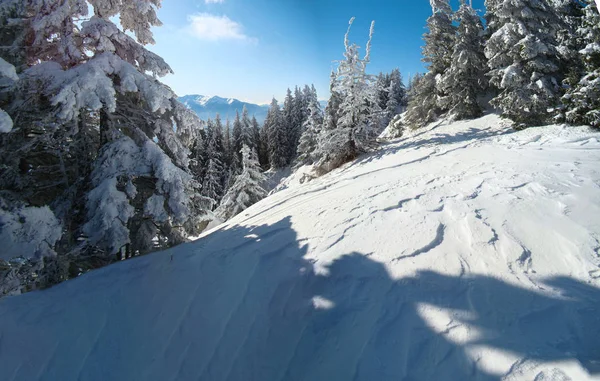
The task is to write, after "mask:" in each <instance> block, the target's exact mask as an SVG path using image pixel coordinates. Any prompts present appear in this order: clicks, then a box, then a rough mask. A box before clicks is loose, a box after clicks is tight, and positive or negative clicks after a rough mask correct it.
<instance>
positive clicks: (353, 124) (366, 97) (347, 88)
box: [317, 18, 380, 173]
mask: <svg viewBox="0 0 600 381" xmlns="http://www.w3.org/2000/svg"><path fill="white" fill-rule="evenodd" d="M353 22H354V18H352V19H350V22H349V26H348V31H347V32H346V35H345V37H344V46H345V48H346V51H345V53H344V57H345V59H344V60H342V61H340V62H339V65H338V69H337V76H336V80H335V82H334V91H335V92H336V93H338V94H340V99H341V103H340V105H339V109H338V112H337V115H338V120H337V126H336V128H335V129H333V130H329V129H323V130H322V131H321V134H320V135H319V143H318V150H317V157H319V158H320V160H319V163H317V166H318V170H319V172H321V173H324V172H328V171H330V170H331V169H334V168H336V167H338V166H340V165H341V164H343V163H345V162H348V161H350V160H353V159H354V158H356V157H357V156H358V155H359V154H360V153H362V152H365V151H367V150H368V149H370V148H371V147H372V145H373V142H374V138H375V135H374V132H375V131H376V128H377V127H379V125H378V124H379V122H380V120H379V117H380V110H379V107H378V103H377V99H376V95H377V94H376V91H375V77H374V76H372V75H369V74H367V72H366V68H367V64H368V63H369V61H370V55H371V41H372V38H373V32H374V27H375V23H374V22H372V23H371V28H370V31H369V40H368V42H367V46H366V54H365V56H364V58H360V55H359V47H358V46H357V45H356V44H350V42H349V40H348V35H349V33H350V28H351V26H352V23H353Z"/></svg>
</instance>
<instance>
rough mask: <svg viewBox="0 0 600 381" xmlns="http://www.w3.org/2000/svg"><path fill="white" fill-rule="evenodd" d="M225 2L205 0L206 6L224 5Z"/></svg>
mask: <svg viewBox="0 0 600 381" xmlns="http://www.w3.org/2000/svg"><path fill="white" fill-rule="evenodd" d="M224 2H225V0H204V3H205V4H223V3H224Z"/></svg>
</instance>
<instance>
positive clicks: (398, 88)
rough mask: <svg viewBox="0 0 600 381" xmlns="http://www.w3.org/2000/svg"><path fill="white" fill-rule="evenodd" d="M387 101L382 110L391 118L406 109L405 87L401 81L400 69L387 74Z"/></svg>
mask: <svg viewBox="0 0 600 381" xmlns="http://www.w3.org/2000/svg"><path fill="white" fill-rule="evenodd" d="M389 82H390V83H389V86H388V101H387V102H386V104H385V108H384V107H382V110H386V112H387V113H388V114H389V115H390V116H391V117H392V118H393V117H394V116H396V115H397V114H398V112H399V111H401V110H403V109H404V108H406V101H407V100H406V86H404V81H403V80H402V74H401V73H400V69H398V68H396V69H394V70H392V72H391V73H390V74H389Z"/></svg>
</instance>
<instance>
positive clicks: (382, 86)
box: [375, 72, 390, 110]
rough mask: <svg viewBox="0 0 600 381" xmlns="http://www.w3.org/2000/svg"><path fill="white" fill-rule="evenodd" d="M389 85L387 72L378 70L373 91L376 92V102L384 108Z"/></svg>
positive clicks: (387, 99) (387, 98) (387, 97)
mask: <svg viewBox="0 0 600 381" xmlns="http://www.w3.org/2000/svg"><path fill="white" fill-rule="evenodd" d="M389 87H390V78H389V74H384V73H382V72H380V73H379V74H378V75H377V79H376V80H375V91H376V93H377V103H378V104H379V108H381V109H382V110H385V109H386V108H387V104H388V101H389Z"/></svg>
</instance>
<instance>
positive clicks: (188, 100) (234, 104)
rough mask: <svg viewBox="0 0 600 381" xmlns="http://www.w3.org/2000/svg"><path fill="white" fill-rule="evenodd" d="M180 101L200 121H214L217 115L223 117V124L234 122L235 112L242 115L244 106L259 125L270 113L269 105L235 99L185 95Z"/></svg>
mask: <svg viewBox="0 0 600 381" xmlns="http://www.w3.org/2000/svg"><path fill="white" fill-rule="evenodd" d="M179 101H180V102H181V103H183V104H185V105H186V106H187V107H189V108H190V109H192V110H193V111H194V112H196V114H198V116H199V117H200V119H202V120H207V119H209V118H210V119H214V118H215V116H216V115H217V114H219V115H221V119H222V120H223V124H225V120H226V119H227V118H229V119H230V120H231V121H232V122H233V119H234V118H235V112H236V111H238V112H239V113H240V114H241V113H242V109H243V108H244V106H246V108H247V109H248V114H249V115H250V117H252V116H253V115H254V116H255V117H256V120H258V122H259V123H261V124H262V123H263V122H264V121H265V118H266V117H267V111H269V106H268V105H257V104H253V103H247V102H242V101H240V100H237V99H233V98H221V97H217V96H214V97H207V96H203V95H185V96H183V97H179Z"/></svg>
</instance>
